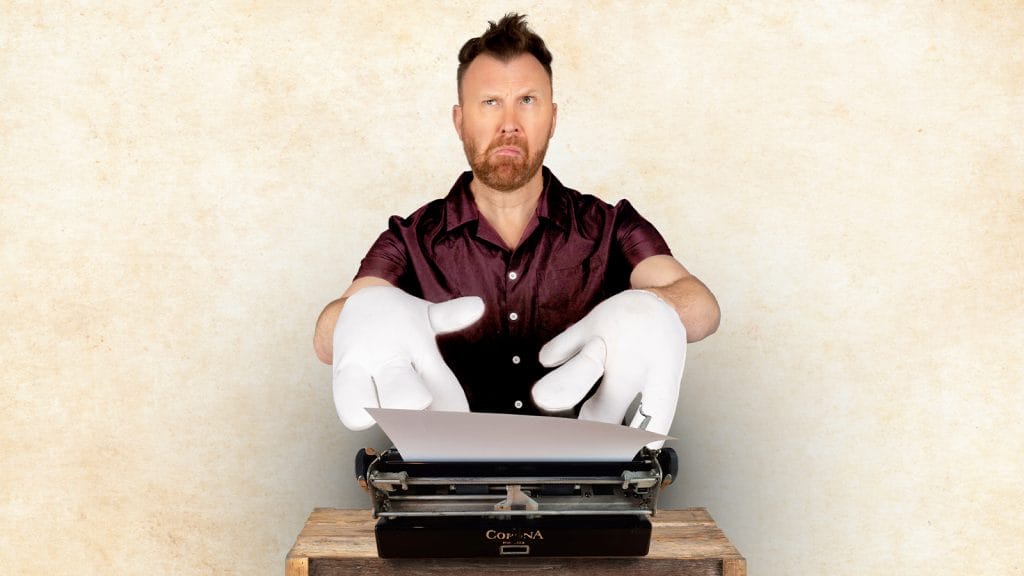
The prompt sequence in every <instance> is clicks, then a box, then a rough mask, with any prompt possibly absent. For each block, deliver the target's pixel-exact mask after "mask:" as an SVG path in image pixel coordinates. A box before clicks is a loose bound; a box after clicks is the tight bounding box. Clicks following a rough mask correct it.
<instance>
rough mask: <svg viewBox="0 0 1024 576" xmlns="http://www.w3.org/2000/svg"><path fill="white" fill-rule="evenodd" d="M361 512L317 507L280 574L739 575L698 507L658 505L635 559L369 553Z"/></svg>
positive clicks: (370, 539)
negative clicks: (644, 547) (643, 550)
mask: <svg viewBox="0 0 1024 576" xmlns="http://www.w3.org/2000/svg"><path fill="white" fill-rule="evenodd" d="M375 523H376V520H374V519H373V517H372V514H371V513H370V511H369V510H338V509H334V508H317V509H315V510H313V512H312V513H311V514H310V515H309V519H307V520H306V526H305V527H304V528H303V529H302V532H300V533H299V537H298V538H297V539H296V540H295V545H294V546H292V549H291V551H290V552H288V558H287V560H286V565H285V576H341V575H343V574H344V575H350V574H354V575H360V574H366V575H378V574H380V575H386V576H389V575H400V574H401V575H405V574H428V575H435V576H440V575H449V574H452V575H459V574H547V575H552V576H570V575H573V574H586V575H587V576H603V575H611V574H614V575H616V576H623V575H625V574H642V575H644V576H658V575H665V576H668V575H672V576H697V575H700V576H705V575H708V576H710V575H719V576H746V574H747V561H746V560H745V559H744V558H743V556H741V555H740V553H739V552H738V551H737V550H736V548H735V547H734V546H733V545H732V543H731V542H729V539H728V538H726V537H725V534H723V533H722V531H721V530H719V528H718V526H717V525H716V524H715V521H714V520H713V519H712V518H711V515H710V514H708V511H707V510H705V509H704V508H687V509H685V510H659V511H658V515H657V516H654V517H653V518H651V523H652V524H653V525H654V527H653V535H652V537H651V551H650V553H649V554H648V555H647V556H638V557H628V558H622V557H605V558H600V557H583V558H538V557H515V558H509V557H504V558H423V559H411V558H402V559H392V558H389V559H382V558H378V557H377V545H376V541H375V540H374V536H373V527H374V524H375Z"/></svg>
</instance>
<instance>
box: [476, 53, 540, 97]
mask: <svg viewBox="0 0 1024 576" xmlns="http://www.w3.org/2000/svg"><path fill="white" fill-rule="evenodd" d="M462 83H463V86H462V88H463V89H464V90H465V89H466V88H470V89H474V90H488V89H495V88H502V87H509V86H510V85H511V86H513V87H518V88H533V89H549V88H550V86H551V80H550V78H548V73H547V71H546V70H544V66H543V65H542V64H541V63H540V61H539V60H537V58H536V57H534V56H533V54H529V53H525V54H520V55H518V56H514V57H513V58H511V59H509V60H507V61H505V60H501V59H498V58H496V57H495V56H493V55H491V54H486V53H485V54H481V55H479V56H477V57H476V58H474V59H473V61H472V62H471V63H470V64H469V67H468V68H466V73H465V75H464V76H463V77H462Z"/></svg>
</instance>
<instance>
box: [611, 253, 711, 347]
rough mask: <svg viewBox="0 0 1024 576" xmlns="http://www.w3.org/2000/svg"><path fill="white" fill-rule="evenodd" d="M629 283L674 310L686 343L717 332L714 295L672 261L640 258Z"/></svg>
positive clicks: (667, 258)
mask: <svg viewBox="0 0 1024 576" xmlns="http://www.w3.org/2000/svg"><path fill="white" fill-rule="evenodd" d="M629 283H630V285H631V286H632V287H633V288H635V289H643V290H649V291H651V292H653V293H655V294H656V295H657V296H658V297H659V298H661V299H662V300H664V301H665V302H667V303H668V304H669V305H670V306H672V308H674V309H675V311H676V314H678V315H679V320H681V321H682V323H683V326H685V327H686V340H687V342H697V341H698V340H703V339H704V338H707V337H708V336H710V335H712V334H714V333H715V330H718V323H719V321H720V319H721V311H720V310H719V308H718V301H717V300H716V299H715V295H714V294H712V293H711V291H710V290H708V287H707V286H705V285H704V283H703V282H701V281H700V280H699V279H697V277H696V276H694V275H693V274H690V273H689V272H688V271H687V270H686V268H684V267H683V265H682V264H680V263H679V262H678V261H677V260H676V259H675V258H673V257H671V256H668V255H658V256H651V257H649V258H646V259H644V260H643V261H641V262H640V263H639V264H637V265H636V267H634V268H633V273H632V274H631V275H630V277H629Z"/></svg>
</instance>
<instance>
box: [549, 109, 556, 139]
mask: <svg viewBox="0 0 1024 576" xmlns="http://www.w3.org/2000/svg"><path fill="white" fill-rule="evenodd" d="M555 124H558V104H555V103H554V102H552V103H551V133H550V134H548V138H549V139H550V138H553V137H554V136H555Z"/></svg>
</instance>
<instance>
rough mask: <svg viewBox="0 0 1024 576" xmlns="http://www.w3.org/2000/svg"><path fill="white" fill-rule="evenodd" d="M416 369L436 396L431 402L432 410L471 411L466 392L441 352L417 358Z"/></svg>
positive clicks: (431, 392)
mask: <svg viewBox="0 0 1024 576" xmlns="http://www.w3.org/2000/svg"><path fill="white" fill-rule="evenodd" d="M416 371H417V372H419V374H420V377H421V378H423V382H424V383H425V384H426V386H427V388H428V389H429V390H430V394H431V395H432V396H433V398H434V401H433V402H432V403H431V404H430V409H431V410H447V411H449V412H469V402H468V401H467V400H466V393H465V392H464V391H463V390H462V386H461V385H460V384H459V381H458V379H457V378H455V374H454V373H452V371H451V369H450V368H448V365H447V364H445V363H444V359H443V358H442V357H441V355H440V354H431V355H430V356H429V357H427V358H423V359H420V360H417V362H416Z"/></svg>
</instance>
